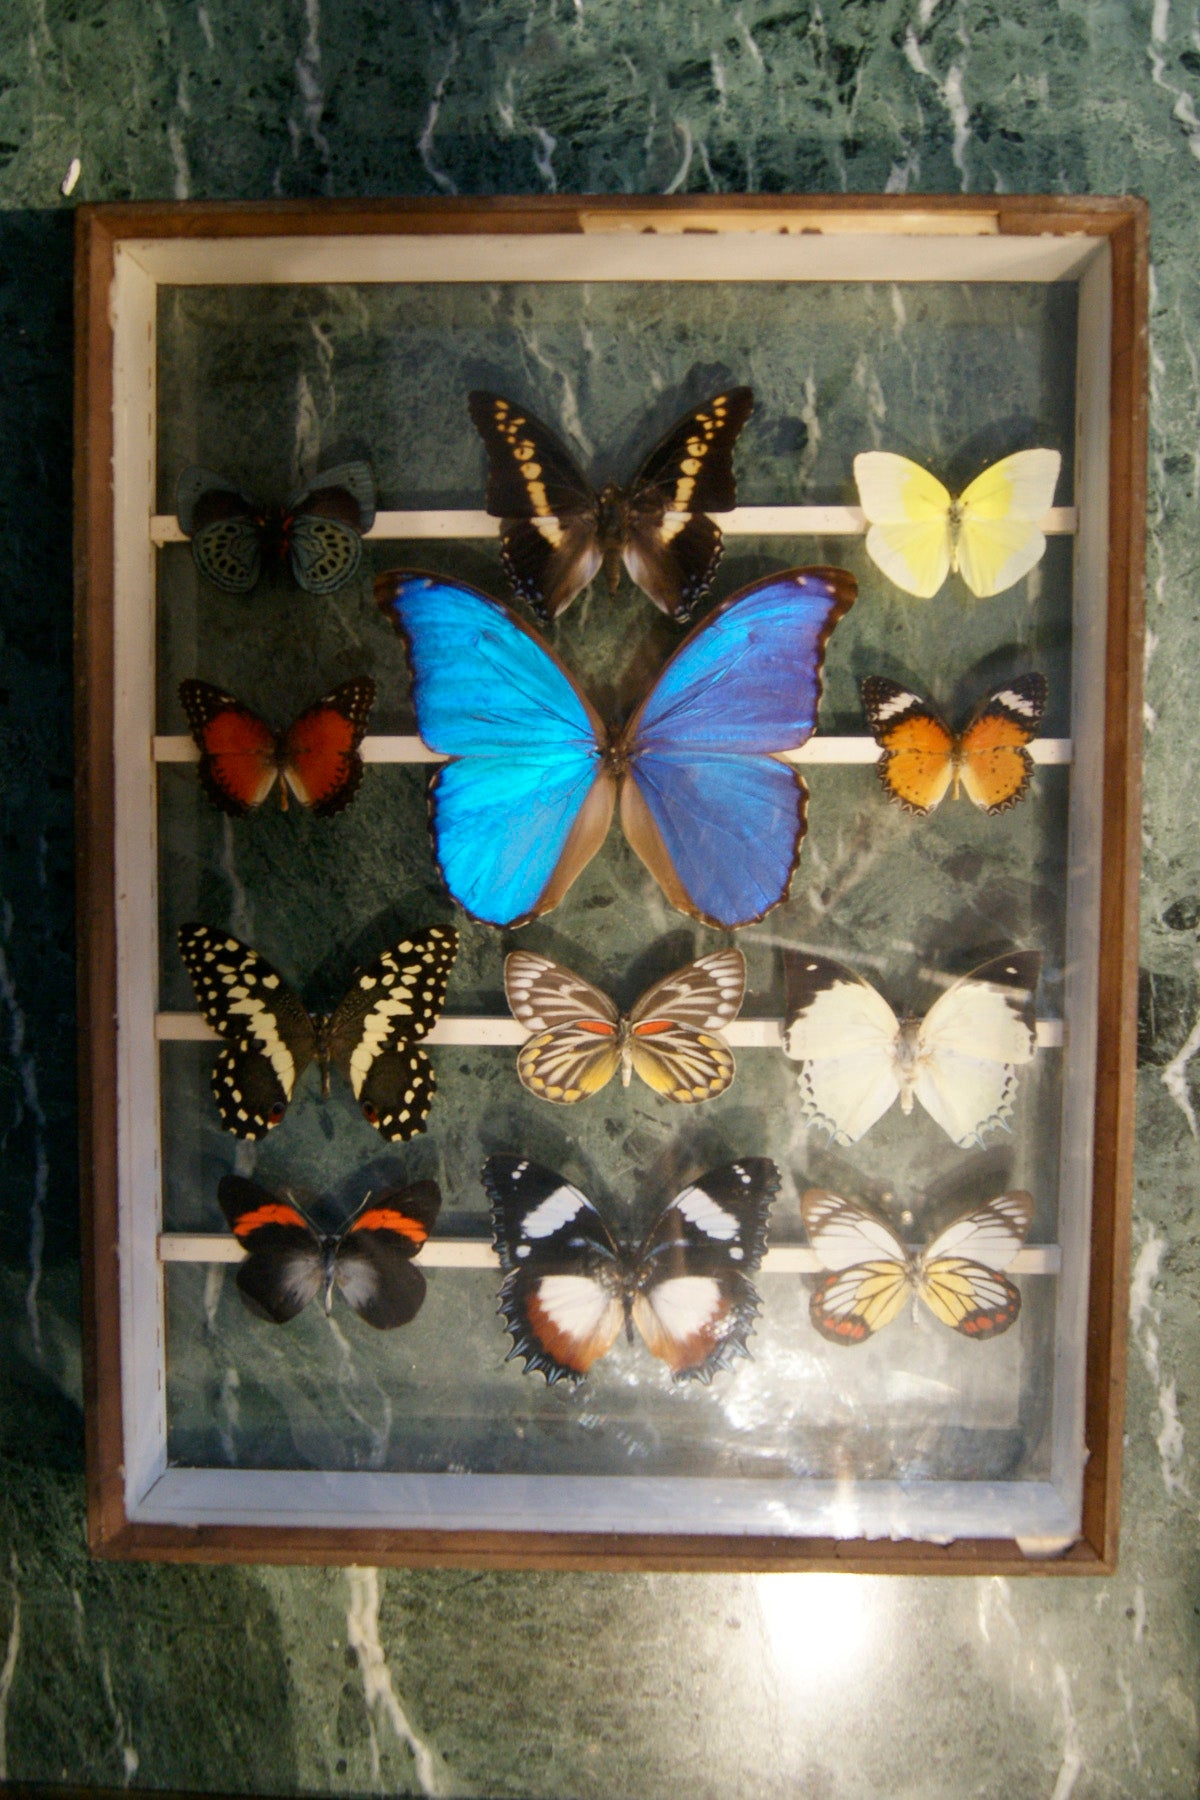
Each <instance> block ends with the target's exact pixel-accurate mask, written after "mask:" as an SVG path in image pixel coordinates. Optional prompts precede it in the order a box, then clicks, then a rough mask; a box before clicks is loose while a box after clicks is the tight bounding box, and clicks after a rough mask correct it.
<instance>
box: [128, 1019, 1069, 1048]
mask: <svg viewBox="0 0 1200 1800" xmlns="http://www.w3.org/2000/svg"><path fill="white" fill-rule="evenodd" d="M154 1035H155V1037H156V1038H157V1039H158V1042H159V1043H160V1044H198V1043H209V1042H212V1043H214V1044H215V1043H216V1042H217V1041H218V1039H217V1033H216V1032H215V1031H214V1030H213V1028H212V1026H211V1025H210V1024H209V1023H208V1021H207V1020H206V1019H205V1017H204V1014H203V1013H198V1012H160V1013H156V1014H155V1017H154ZM528 1036H529V1033H528V1032H527V1031H526V1029H525V1027H524V1026H523V1025H521V1024H519V1023H518V1022H517V1020H516V1019H508V1018H502V1017H500V1016H497V1015H494V1014H477V1015H470V1014H466V1013H459V1014H458V1015H457V1017H455V1016H453V1015H452V1016H451V1017H450V1018H447V1017H446V1015H445V1014H443V1015H442V1017H441V1018H440V1019H439V1020H438V1022H437V1024H436V1025H434V1026H432V1027H431V1028H430V1030H429V1031H428V1032H427V1033H426V1035H425V1036H424V1037H423V1038H422V1039H421V1042H422V1043H423V1044H457V1045H462V1046H466V1045H474V1046H475V1047H476V1048H503V1047H505V1046H515V1045H517V1044H523V1043H524V1042H525V1040H526V1038H527V1037H528ZM721 1036H722V1037H723V1038H724V1039H725V1041H726V1043H728V1044H730V1045H732V1047H733V1048H734V1049H735V1050H782V1049H783V1020H782V1019H734V1020H733V1021H732V1023H731V1024H729V1025H725V1026H723V1027H722V1030H721ZM1063 1039H1064V1032H1063V1024H1062V1020H1061V1019H1039V1020H1038V1022H1037V1046H1038V1049H1039V1050H1061V1049H1062V1047H1063Z"/></svg>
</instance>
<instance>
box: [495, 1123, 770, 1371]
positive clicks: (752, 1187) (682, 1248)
mask: <svg viewBox="0 0 1200 1800" xmlns="http://www.w3.org/2000/svg"><path fill="white" fill-rule="evenodd" d="M483 1181H484V1186H485V1187H486V1188H487V1191H488V1194H489V1196H490V1198H491V1202H492V1230H493V1237H494V1241H495V1245H496V1251H497V1254H498V1255H499V1258H500V1264H501V1267H502V1268H503V1269H504V1270H505V1279H504V1283H503V1285H502V1287H501V1289H500V1312H501V1314H502V1316H503V1318H504V1320H505V1323H506V1324H507V1326H508V1329H509V1331H510V1333H511V1334H512V1340H513V1347H512V1349H511V1350H510V1351H509V1357H510V1358H511V1357H514V1356H520V1357H523V1358H524V1362H525V1367H526V1369H529V1370H533V1371H535V1372H537V1373H539V1374H541V1375H544V1376H545V1378H546V1380H547V1381H548V1382H550V1383H553V1382H556V1381H564V1380H565V1381H571V1382H576V1381H580V1380H582V1379H583V1377H584V1376H585V1375H586V1374H587V1372H588V1370H589V1369H590V1368H591V1366H592V1364H593V1363H594V1362H596V1361H598V1359H599V1358H600V1357H602V1356H603V1355H604V1354H605V1352H606V1351H607V1350H609V1349H611V1347H612V1345H613V1344H614V1343H615V1342H616V1340H617V1337H618V1336H619V1334H620V1331H621V1327H622V1326H624V1327H625V1331H626V1335H627V1336H628V1338H629V1339H630V1340H631V1341H632V1339H633V1328H634V1326H635V1325H636V1327H637V1329H638V1331H639V1332H640V1333H641V1336H642V1338H643V1339H644V1340H645V1344H646V1348H647V1349H648V1350H649V1351H650V1353H651V1354H652V1355H653V1356H657V1357H660V1358H661V1359H662V1361H663V1362H665V1363H666V1365H667V1367H668V1368H669V1369H670V1371H671V1373H672V1374H673V1375H674V1376H675V1378H676V1380H679V1381H683V1380H688V1379H692V1380H697V1381H704V1382H707V1381H710V1380H711V1379H712V1376H713V1375H714V1373H715V1372H716V1371H717V1370H718V1369H721V1368H725V1367H727V1366H728V1364H729V1363H730V1361H731V1359H732V1358H733V1357H734V1356H737V1355H743V1356H744V1355H748V1354H749V1352H748V1351H747V1349H746V1339H747V1338H748V1337H749V1335H750V1332H751V1331H752V1329H753V1327H754V1319H755V1315H756V1314H757V1312H758V1309H759V1298H758V1294H757V1293H756V1292H755V1289H754V1286H753V1284H752V1282H751V1281H750V1276H751V1275H753V1274H754V1272H755V1270H756V1269H757V1268H758V1265H759V1263H760V1262H761V1261H762V1258H763V1253H764V1251H765V1249H766V1242H767V1212H768V1209H769V1207H770V1205H771V1201H772V1200H773V1199H774V1197H775V1194H776V1192H777V1191H778V1188H779V1170H778V1169H777V1168H776V1166H775V1164H774V1163H773V1162H771V1161H769V1160H768V1158H766V1157H765V1156H745V1157H741V1158H740V1159H739V1160H738V1161H737V1162H731V1163H726V1164H725V1165H724V1166H723V1167H721V1168H719V1169H712V1170H710V1171H709V1173H708V1174H707V1175H701V1176H698V1177H697V1179H696V1180H695V1181H693V1182H690V1183H689V1184H688V1186H687V1187H685V1188H684V1189H683V1190H682V1192H681V1193H679V1194H677V1195H676V1196H675V1198H674V1199H673V1200H672V1201H671V1202H670V1203H669V1205H667V1206H666V1207H665V1208H664V1209H663V1211H662V1212H661V1213H660V1214H659V1216H658V1218H657V1219H656V1220H655V1222H654V1224H653V1225H652V1226H651V1227H650V1230H649V1232H648V1233H647V1234H646V1236H645V1238H644V1239H643V1240H642V1242H641V1244H640V1245H630V1244H624V1243H620V1242H618V1241H617V1239H615V1238H614V1237H613V1235H612V1233H611V1232H610V1231H609V1229H608V1226H607V1225H606V1224H605V1223H604V1220H603V1219H602V1218H601V1216H600V1214H599V1212H598V1211H597V1210H596V1208H595V1207H594V1206H593V1205H592V1202H591V1201H590V1200H589V1199H588V1198H587V1196H586V1195H585V1194H583V1193H581V1192H580V1190H579V1189H578V1188H577V1187H573V1186H572V1185H571V1183H570V1182H568V1181H566V1180H565V1179H564V1178H563V1176H561V1175H557V1174H555V1172H554V1171H553V1170H552V1169H547V1168H544V1167H543V1166H542V1165H541V1164H540V1163H536V1162H531V1161H530V1160H529V1158H528V1157H524V1156H514V1155H512V1154H509V1153H505V1154H503V1155H499V1156H490V1157H489V1158H488V1160H487V1162H486V1163H485V1164H484V1170H483Z"/></svg>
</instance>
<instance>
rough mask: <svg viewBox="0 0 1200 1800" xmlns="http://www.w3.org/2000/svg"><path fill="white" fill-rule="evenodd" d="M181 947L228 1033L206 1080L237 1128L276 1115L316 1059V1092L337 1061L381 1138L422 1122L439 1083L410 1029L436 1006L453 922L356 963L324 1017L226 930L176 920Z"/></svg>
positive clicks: (453, 950) (210, 1017)
mask: <svg viewBox="0 0 1200 1800" xmlns="http://www.w3.org/2000/svg"><path fill="white" fill-rule="evenodd" d="M179 950H180V954H181V955H182V957H183V960H184V962H185V963H186V965H187V971H188V974H189V975H190V976H191V978H192V986H193V988H194V989H195V992H196V1000H197V1003H198V1004H199V1007H200V1010H201V1012H202V1013H203V1014H204V1017H205V1018H206V1019H207V1021H208V1023H209V1024H210V1025H211V1026H212V1028H213V1030H214V1031H215V1032H217V1034H218V1035H219V1036H220V1037H222V1038H224V1039H225V1042H224V1043H223V1044H222V1046H221V1048H220V1050H219V1051H218V1052H217V1060H216V1062H215V1063H214V1065H213V1072H212V1090H213V1096H214V1098H215V1099H216V1102H217V1111H218V1112H219V1113H220V1115H221V1123H222V1124H223V1125H224V1126H225V1129H226V1130H227V1131H232V1133H233V1134H234V1136H235V1137H239V1138H246V1139H250V1140H253V1139H255V1138H260V1137H263V1136H265V1134H266V1133H267V1132H268V1131H270V1130H272V1128H273V1127H274V1126H276V1125H278V1124H279V1122H280V1120H281V1119H282V1118H283V1115H284V1113H285V1112H286V1111H287V1107H288V1102H289V1101H290V1100H291V1098H292V1095H293V1093H294V1092H295V1089H296V1083H297V1082H298V1081H299V1079H300V1077H301V1075H303V1073H304V1071H305V1069H306V1068H307V1067H308V1065H309V1063H311V1062H315V1063H317V1065H318V1066H319V1068H320V1071H321V1093H322V1096H323V1097H324V1096H327V1095H328V1093H329V1071H330V1068H331V1067H336V1068H338V1069H340V1070H341V1071H342V1073H343V1074H344V1075H345V1076H346V1078H347V1080H348V1081H349V1083H350V1086H351V1088H352V1090H353V1093H354V1098H355V1099H356V1100H357V1101H358V1105H359V1110H360V1111H361V1113H362V1115H363V1117H364V1119H366V1120H367V1121H368V1123H369V1124H371V1125H374V1127H375V1129H376V1130H377V1131H378V1132H380V1133H381V1135H382V1136H383V1137H385V1138H389V1139H392V1140H397V1139H400V1140H402V1139H405V1138H410V1137H415V1136H416V1135H417V1133H418V1132H419V1131H423V1130H424V1128H425V1120H426V1117H427V1116H428V1113H429V1108H430V1105H431V1104H432V1101H433V1094H434V1088H435V1085H436V1083H435V1081H434V1073H433V1065H432V1064H431V1062H430V1061H429V1058H428V1057H427V1056H426V1054H425V1052H424V1051H423V1050H421V1049H419V1048H418V1044H417V1040H419V1039H420V1038H423V1037H424V1036H425V1034H426V1033H427V1032H428V1030H429V1028H430V1026H431V1025H433V1024H434V1022H435V1021H436V1019H437V1017H438V1015H439V1013H440V1012H441V1010H442V1002H443V1001H444V999H445V997H446V982H447V980H448V979H449V975H450V969H451V966H452V964H453V962H454V958H455V956H456V955H457V953H458V933H457V932H456V931H455V930H454V929H453V928H452V927H450V926H445V925H431V926H429V928H428V929H427V930H425V931H414V932H412V933H410V935H409V936H408V937H405V938H402V939H401V940H400V942H399V943H398V944H396V945H394V946H393V948H392V949H390V950H385V951H384V953H383V955H382V956H380V957H378V958H377V959H376V960H375V961H374V962H373V963H370V964H368V966H367V967H366V968H365V969H360V970H359V971H358V972H357V974H356V975H355V976H354V979H353V981H352V982H351V984H350V988H349V990H348V992H347V993H346V995H345V998H344V999H343V1000H342V1001H341V1002H340V1003H339V1004H338V1006H336V1007H335V1008H334V1010H333V1012H332V1013H330V1014H329V1015H328V1017H325V1016H323V1015H321V1014H312V1013H309V1011H308V1010H307V1008H306V1007H305V1006H304V1004H303V1002H302V1001H301V1000H300V999H299V997H298V996H297V995H296V994H295V993H293V991H292V989H291V988H290V987H289V986H288V984H287V982H286V981H285V980H284V979H283V977H282V975H280V974H279V973H278V972H277V971H276V970H275V969H273V968H272V967H271V965H270V963H269V962H268V961H267V960H266V958H265V957H262V956H260V955H259V954H258V951H257V950H252V949H251V948H250V947H249V945H248V944H243V943H241V942H240V941H239V939H237V938H235V937H231V936H230V935H229V934H228V933H227V932H223V931H213V930H212V929H211V927H209V926H208V925H182V926H180V929H179Z"/></svg>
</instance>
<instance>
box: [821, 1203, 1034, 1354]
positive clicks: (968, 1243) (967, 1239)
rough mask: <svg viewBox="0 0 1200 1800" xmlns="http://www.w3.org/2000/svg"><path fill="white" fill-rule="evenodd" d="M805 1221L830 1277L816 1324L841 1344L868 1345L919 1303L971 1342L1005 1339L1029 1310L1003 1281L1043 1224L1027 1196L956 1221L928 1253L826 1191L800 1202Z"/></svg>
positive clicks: (823, 1282)
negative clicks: (1032, 1229)
mask: <svg viewBox="0 0 1200 1800" xmlns="http://www.w3.org/2000/svg"><path fill="white" fill-rule="evenodd" d="M800 1213H801V1217H802V1218H803V1220H804V1229H805V1230H806V1231H807V1233H808V1241H809V1243H810V1244H811V1245H812V1247H813V1250H814V1251H815V1252H816V1256H817V1260H818V1261H819V1262H820V1263H822V1264H823V1265H824V1267H825V1268H827V1269H831V1270H832V1271H833V1273H832V1274H830V1275H826V1276H824V1277H823V1278H822V1279H821V1280H820V1281H819V1282H818V1283H817V1286H816V1287H815V1288H814V1289H813V1292H812V1296H811V1298H810V1300H809V1310H810V1312H811V1314H812V1322H813V1324H814V1325H815V1326H816V1328H817V1330H818V1331H819V1332H820V1333H821V1335H822V1336H823V1337H827V1338H829V1339H830V1340H831V1341H832V1342H833V1343H835V1344H861V1343H862V1342H863V1341H864V1339H866V1338H869V1337H870V1336H871V1334H872V1333H873V1332H876V1331H879V1330H881V1329H882V1327H883V1326H884V1325H887V1324H890V1322H891V1321H892V1320H893V1319H894V1318H895V1317H896V1315H897V1313H898V1312H900V1310H901V1308H902V1307H903V1305H904V1302H905V1300H906V1299H907V1298H908V1296H909V1295H910V1294H911V1295H913V1296H914V1299H916V1298H920V1299H921V1300H923V1301H924V1302H925V1304H926V1306H927V1307H928V1308H929V1310H930V1312H932V1314H933V1315H934V1317H935V1318H937V1319H940V1320H941V1322H942V1324H943V1325H949V1326H950V1327H951V1329H952V1330H954V1331H958V1332H961V1333H962V1335H963V1336H964V1337H970V1338H989V1337H998V1336H999V1335H1000V1333H1001V1332H1002V1331H1007V1330H1008V1328H1009V1326H1010V1325H1011V1324H1013V1322H1014V1321H1015V1319H1016V1317H1017V1314H1018V1313H1019V1312H1020V1310H1021V1296H1020V1293H1019V1292H1018V1290H1017V1289H1016V1288H1015V1287H1014V1286H1013V1284H1012V1282H1011V1281H1009V1280H1008V1278H1007V1277H1006V1276H1005V1275H1003V1274H1002V1273H1001V1270H1003V1269H1006V1268H1007V1267H1008V1265H1009V1263H1010V1262H1011V1261H1012V1260H1013V1258H1014V1256H1015V1255H1016V1254H1017V1251H1018V1250H1019V1249H1020V1248H1021V1245H1022V1244H1023V1243H1024V1242H1025V1235H1026V1233H1027V1232H1028V1230H1029V1226H1030V1221H1031V1220H1032V1218H1033V1197H1032V1195H1030V1194H1027V1193H1024V1192H1022V1191H1020V1190H1018V1191H1016V1192H1013V1193H1011V1194H1000V1195H998V1196H997V1198H996V1199H995V1200H985V1201H984V1203H983V1205H982V1206H976V1207H973V1208H972V1210H971V1211H970V1212H966V1213H963V1214H961V1215H960V1217H958V1218H957V1219H953V1220H951V1222H950V1224H949V1225H947V1226H946V1228H945V1230H943V1231H939V1232H938V1234H937V1236H936V1237H935V1238H934V1239H933V1241H932V1242H931V1243H930V1244H927V1245H926V1247H925V1249H924V1250H919V1251H911V1250H909V1249H907V1248H906V1246H905V1245H904V1244H903V1243H901V1241H900V1239H899V1238H898V1237H897V1236H896V1233H895V1232H894V1231H893V1230H892V1228H891V1226H890V1225H889V1224H888V1223H887V1221H886V1220H885V1219H882V1218H880V1216H879V1214H878V1213H873V1212H869V1211H868V1210H867V1208H866V1207H865V1206H859V1205H858V1204H857V1202H856V1201H854V1200H843V1199H842V1197H841V1195H840V1194H831V1193H829V1192H827V1191H826V1190H825V1189H824V1188H809V1189H808V1191H807V1192H806V1193H804V1194H802V1195H801V1197H800Z"/></svg>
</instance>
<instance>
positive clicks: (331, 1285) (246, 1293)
mask: <svg viewBox="0 0 1200 1800" xmlns="http://www.w3.org/2000/svg"><path fill="white" fill-rule="evenodd" d="M217 1198H218V1199H219V1201H220V1204H221V1210H222V1211H223V1212H224V1214H225V1217H226V1219H227V1220H228V1222H229V1227H230V1229H231V1231H232V1232H233V1234H234V1236H235V1237H236V1238H237V1240H238V1242H239V1243H240V1244H241V1245H242V1246H243V1248H244V1249H245V1251H246V1253H247V1254H246V1259H245V1261H244V1262H243V1263H242V1264H241V1265H240V1267H239V1269H238V1274H237V1282H238V1288H239V1290H240V1292H241V1295H242V1299H243V1300H244V1301H245V1303H246V1305H247V1307H248V1308H249V1310H250V1311H251V1312H253V1313H255V1314H256V1315H257V1316H258V1317H259V1318H264V1319H269V1320H270V1321H271V1322H272V1323H273V1324H276V1325H283V1324H286V1323H287V1321H288V1320H289V1319H293V1318H295V1316H296V1315H297V1313H299V1312H302V1311H303V1309H304V1308H305V1307H306V1306H307V1305H308V1304H309V1303H310V1302H311V1301H312V1300H315V1299H317V1298H318V1296H319V1297H320V1300H321V1304H322V1306H323V1308H324V1310H325V1312H326V1313H327V1314H329V1313H332V1311H333V1298H334V1294H335V1293H341V1294H342V1296H343V1297H344V1298H345V1300H346V1302H347V1304H348V1305H349V1306H350V1307H351V1308H352V1309H353V1310H354V1311H355V1312H356V1313H357V1314H358V1316H359V1318H361V1319H364V1320H365V1321H366V1323H367V1324H368V1325H374V1326H375V1327H376V1328H377V1329H378V1330H385V1331H386V1330H391V1329H393V1328H394V1327H395V1326H397V1325H404V1324H407V1322H408V1321H409V1320H410V1319H412V1318H414V1317H415V1315H416V1313H417V1312H418V1310H419V1309H420V1306H421V1303H422V1301H423V1300H424V1298H425V1277H424V1276H423V1275H422V1274H421V1271H420V1270H419V1269H415V1268H413V1267H412V1262H411V1259H412V1258H413V1257H414V1256H416V1255H417V1253H418V1251H419V1250H420V1249H421V1248H422V1246H423V1245H424V1243H425V1241H426V1239H427V1238H428V1236H429V1233H430V1232H431V1231H432V1229H433V1226H434V1223H435V1221H436V1219H437V1215H438V1210H439V1208H440V1206H441V1194H440V1192H439V1191H438V1187H437V1184H436V1183H435V1182H432V1181H418V1182H414V1183H413V1184H412V1185H411V1186H410V1187H406V1188H391V1189H389V1190H388V1191H387V1192H386V1193H382V1194H380V1195H379V1196H378V1197H371V1196H368V1198H367V1199H366V1200H365V1201H364V1202H363V1204H362V1206H361V1207H360V1208H359V1210H358V1211H357V1212H356V1213H355V1214H354V1216H353V1217H352V1218H351V1219H350V1220H349V1222H348V1223H347V1224H346V1226H345V1227H344V1228H343V1229H342V1230H341V1231H340V1232H332V1233H331V1232H323V1231H321V1230H319V1229H318V1227H317V1226H316V1225H314V1224H313V1222H312V1221H311V1219H309V1218H308V1217H307V1215H306V1214H305V1213H304V1212H303V1211H302V1210H301V1208H300V1207H299V1206H298V1205H297V1204H296V1202H295V1201H294V1200H293V1198H292V1196H291V1195H290V1194H286V1193H284V1194H273V1193H271V1192H270V1191H269V1190H268V1189H267V1188H263V1187H260V1186H259V1185H258V1183H257V1182H253V1181H247V1180H246V1179H245V1178H244V1177H242V1176H240V1175H226V1176H225V1177H224V1178H223V1180H222V1182H221V1185H220V1187H219V1189H218V1191H217Z"/></svg>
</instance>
